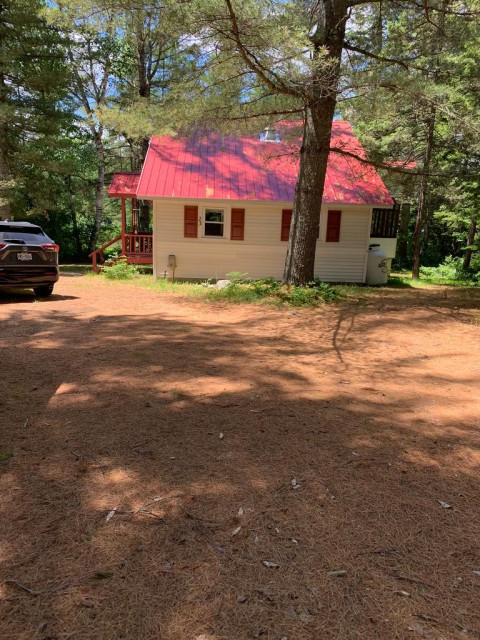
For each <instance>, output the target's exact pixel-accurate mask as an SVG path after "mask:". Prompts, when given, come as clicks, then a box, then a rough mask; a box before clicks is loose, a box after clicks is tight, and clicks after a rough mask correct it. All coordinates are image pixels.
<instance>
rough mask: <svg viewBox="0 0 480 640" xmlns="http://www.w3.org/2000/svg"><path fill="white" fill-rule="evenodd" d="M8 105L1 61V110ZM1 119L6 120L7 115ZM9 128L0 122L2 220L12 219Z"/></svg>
mask: <svg viewBox="0 0 480 640" xmlns="http://www.w3.org/2000/svg"><path fill="white" fill-rule="evenodd" d="M6 105H7V86H6V84H5V76H4V73H3V68H2V61H1V59H0V108H2V107H3V110H4V111H5V107H6ZM0 117H2V118H5V117H6V115H5V113H4V114H3V115H1V116H0ZM7 134H8V128H7V124H6V122H5V121H1V122H0V220H8V218H9V217H10V202H9V200H8V195H7V191H8V186H9V179H10V162H9V159H10V148H9V144H8V135H7Z"/></svg>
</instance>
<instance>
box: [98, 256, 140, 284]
mask: <svg viewBox="0 0 480 640" xmlns="http://www.w3.org/2000/svg"><path fill="white" fill-rule="evenodd" d="M102 275H103V276H105V278H107V279H108V280H132V279H133V278H136V277H137V276H138V275H139V271H138V267H137V266H136V265H134V264H128V262H127V259H126V258H119V259H118V260H112V261H109V260H107V262H105V264H104V266H103V267H102Z"/></svg>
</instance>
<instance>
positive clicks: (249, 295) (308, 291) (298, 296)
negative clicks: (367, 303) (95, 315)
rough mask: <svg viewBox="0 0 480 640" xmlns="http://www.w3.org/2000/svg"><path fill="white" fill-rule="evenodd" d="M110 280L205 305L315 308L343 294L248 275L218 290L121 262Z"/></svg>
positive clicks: (107, 271)
mask: <svg viewBox="0 0 480 640" xmlns="http://www.w3.org/2000/svg"><path fill="white" fill-rule="evenodd" d="M102 276H103V277H105V278H106V279H107V280H119V281H130V282H132V283H133V284H135V285H137V286H140V287H144V288H146V289H150V290H151V291H156V292H158V293H173V294H177V295H182V296H188V297H192V298H198V299H203V300H206V301H211V302H217V301H225V302H232V303H255V304H272V305H281V304H285V305H289V306H293V307H302V306H306V307H315V306H318V305H321V304H325V303H329V302H337V301H338V300H339V299H340V298H341V292H340V291H339V289H338V288H337V287H335V286H333V285H330V284H326V283H325V282H320V281H314V282H311V283H310V284H309V285H308V286H305V287H295V286H288V285H284V284H282V283H281V282H279V281H278V280H274V279H273V278H266V279H263V280H252V279H250V278H247V277H245V274H236V273H232V274H228V275H227V277H228V279H229V280H230V283H229V284H228V285H227V286H226V287H224V288H223V289H219V288H218V287H216V286H215V285H213V284H212V283H210V282H203V283H196V282H171V281H170V280H164V279H158V280H157V279H154V278H152V277H151V276H148V275H141V274H140V273H139V270H138V269H137V267H135V266H134V265H127V264H124V263H123V262H121V261H118V262H117V263H116V264H114V265H113V266H108V267H106V268H104V269H103V270H102Z"/></svg>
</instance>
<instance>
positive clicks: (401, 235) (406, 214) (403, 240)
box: [397, 203, 410, 267]
mask: <svg viewBox="0 0 480 640" xmlns="http://www.w3.org/2000/svg"><path fill="white" fill-rule="evenodd" d="M409 223H410V204H409V203H405V204H402V206H401V207H400V224H399V226H398V251H397V256H398V261H399V263H400V265H401V266H402V267H404V266H405V265H406V264H407V260H408V225H409Z"/></svg>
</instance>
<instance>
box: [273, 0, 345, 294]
mask: <svg viewBox="0 0 480 640" xmlns="http://www.w3.org/2000/svg"><path fill="white" fill-rule="evenodd" d="M347 19H348V8H347V7H346V5H345V3H344V2H339V1H338V0H323V3H322V5H321V11H320V18H319V21H318V24H317V29H316V32H315V34H314V35H313V36H312V41H313V43H314V46H315V56H317V55H318V56H320V55H323V52H324V51H325V49H326V50H327V51H328V54H327V56H326V61H327V62H328V65H325V64H320V65H319V67H318V71H317V72H316V73H315V75H314V77H313V78H312V83H311V89H310V95H309V96H308V98H309V99H308V100H307V105H306V107H305V112H304V127H303V141H302V146H301V149H300V165H299V172H298V179H297V184H296V186H295V197H294V201H293V213H292V222H291V225H290V238H289V242H288V249H287V256H286V260H285V270H284V274H283V279H284V281H285V282H286V283H288V284H295V285H305V284H307V283H308V282H311V281H312V280H313V279H314V277H315V275H314V270H315V251H316V247H317V238H318V226H319V223H320V208H321V206H322V196H323V189H324V185H325V176H326V173H327V163H328V154H329V150H330V138H331V134H332V122H333V117H334V114H335V107H336V103H337V89H338V82H339V77H340V59H341V55H342V49H343V43H344V38H345V27H346V23H347Z"/></svg>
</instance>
